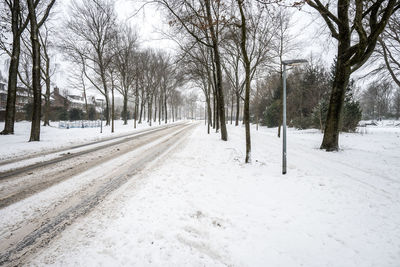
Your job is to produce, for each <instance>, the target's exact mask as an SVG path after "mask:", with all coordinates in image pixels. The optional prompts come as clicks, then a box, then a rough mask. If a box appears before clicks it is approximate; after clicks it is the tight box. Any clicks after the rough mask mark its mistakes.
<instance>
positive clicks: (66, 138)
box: [0, 120, 158, 162]
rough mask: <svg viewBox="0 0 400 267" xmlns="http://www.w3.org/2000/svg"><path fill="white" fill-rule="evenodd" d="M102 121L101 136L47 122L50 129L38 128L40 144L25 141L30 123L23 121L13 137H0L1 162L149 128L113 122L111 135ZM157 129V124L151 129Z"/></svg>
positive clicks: (94, 130) (0, 126)
mask: <svg viewBox="0 0 400 267" xmlns="http://www.w3.org/2000/svg"><path fill="white" fill-rule="evenodd" d="M104 124H105V122H104V121H103V133H101V134H100V128H84V129H82V128H73V129H60V128H58V122H50V125H51V126H50V127H41V128H40V132H41V134H40V142H28V140H29V136H30V127H31V122H28V121H23V122H17V123H15V127H14V135H0V147H1V150H0V162H1V160H8V159H12V158H15V157H19V156H27V155H30V154H38V153H41V152H45V151H48V150H58V149H61V148H68V147H71V146H74V145H80V144H84V143H87V142H93V141H99V140H103V139H105V138H110V137H118V136H121V135H123V134H127V133H131V132H132V133H134V132H136V131H138V130H140V129H144V128H148V127H149V126H148V124H147V123H142V124H137V128H136V129H134V127H133V120H129V121H128V124H127V125H123V121H122V120H116V121H115V129H114V133H111V126H105V125H104ZM156 126H158V123H156V124H155V125H154V127H156ZM3 128H4V122H0V129H3Z"/></svg>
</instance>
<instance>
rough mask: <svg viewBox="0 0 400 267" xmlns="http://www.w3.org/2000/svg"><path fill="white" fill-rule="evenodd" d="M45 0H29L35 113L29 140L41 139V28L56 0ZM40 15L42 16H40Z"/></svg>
mask: <svg viewBox="0 0 400 267" xmlns="http://www.w3.org/2000/svg"><path fill="white" fill-rule="evenodd" d="M44 2H45V1H40V0H37V1H35V2H34V1H33V0H27V3H28V10H29V23H30V26H31V27H30V35H31V46H32V89H33V114H32V126H31V136H30V139H29V141H30V142H31V141H40V117H41V109H42V88H41V85H40V81H41V69H40V66H41V65H40V60H41V56H40V42H39V29H40V27H41V26H42V25H43V24H44V22H45V21H46V19H47V17H48V16H49V13H50V10H51V8H52V7H53V5H54V3H55V0H50V1H49V2H48V3H44ZM39 4H42V5H43V8H44V11H41V10H40V8H39ZM38 15H39V16H40V15H41V17H40V18H39V17H38Z"/></svg>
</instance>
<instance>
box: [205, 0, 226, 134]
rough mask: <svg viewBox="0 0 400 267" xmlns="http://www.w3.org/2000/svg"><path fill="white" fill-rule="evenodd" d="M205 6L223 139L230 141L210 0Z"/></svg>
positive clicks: (207, 0)
mask: <svg viewBox="0 0 400 267" xmlns="http://www.w3.org/2000/svg"><path fill="white" fill-rule="evenodd" d="M205 7H206V13H207V20H208V23H209V25H211V26H210V35H211V40H212V46H213V51H214V60H215V67H216V71H217V73H216V74H217V88H216V90H217V91H218V94H217V95H218V104H217V106H218V109H219V120H220V122H221V139H222V140H223V141H228V132H227V130H226V123H225V112H224V109H225V107H224V106H225V105H224V103H225V101H224V91H223V88H222V67H221V58H220V54H219V48H218V45H219V44H218V39H217V36H216V33H215V30H214V26H213V25H214V24H215V23H214V21H213V19H212V14H211V6H210V0H205Z"/></svg>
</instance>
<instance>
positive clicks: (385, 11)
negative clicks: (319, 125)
mask: <svg viewBox="0 0 400 267" xmlns="http://www.w3.org/2000/svg"><path fill="white" fill-rule="evenodd" d="M306 3H307V4H308V5H309V6H311V7H312V8H314V9H315V10H316V11H317V12H318V13H319V14H320V16H321V17H322V18H323V20H324V21H325V23H326V25H327V26H328V28H329V30H330V32H331V35H332V37H333V38H334V39H336V40H337V42H338V46H337V49H338V50H337V62H336V71H335V78H334V82H333V86H332V92H331V97H330V102H329V108H328V115H327V121H326V125H325V131H324V138H323V141H322V144H321V149H325V150H326V151H336V150H338V149H339V130H340V120H341V116H342V108H343V104H344V98H345V93H346V88H347V85H348V84H349V80H350V75H351V73H353V72H354V71H356V70H358V69H359V68H360V67H361V66H363V65H364V63H365V62H366V61H367V60H368V58H369V57H370V56H371V54H372V52H373V51H374V49H375V46H376V43H377V40H378V38H379V35H380V34H381V33H382V31H383V30H384V29H385V26H386V24H387V23H388V21H389V18H390V16H391V15H392V14H393V13H394V12H395V11H396V10H397V9H398V8H399V7H400V3H399V2H398V1H397V0H388V1H362V0H354V1H349V0H339V1H337V3H333V2H332V1H329V0H328V1H325V3H322V2H321V1H320V0H306ZM335 8H336V12H335V11H333V10H332V9H335Z"/></svg>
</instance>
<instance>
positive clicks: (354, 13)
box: [153, 0, 400, 162]
mask: <svg viewBox="0 0 400 267" xmlns="http://www.w3.org/2000/svg"><path fill="white" fill-rule="evenodd" d="M153 2H154V1H153ZM156 2H158V3H159V4H160V5H161V6H162V7H164V8H165V10H167V11H168V14H169V24H170V25H171V27H172V29H174V34H173V35H174V38H175V39H176V40H177V42H178V43H179V46H180V48H181V50H182V55H181V57H182V58H183V61H186V64H188V65H189V66H191V67H189V68H187V69H188V70H189V71H188V72H189V73H187V75H190V77H191V78H192V80H194V81H195V83H196V84H197V86H198V87H200V88H201V89H202V91H203V92H204V98H205V101H206V102H207V110H208V113H209V115H208V120H209V123H208V125H209V127H208V128H210V125H213V126H214V127H215V128H216V129H217V130H218V129H219V128H220V129H221V139H222V140H227V138H228V134H227V131H226V127H225V116H226V115H225V113H226V112H225V111H226V107H227V103H226V102H227V101H226V95H233V96H236V102H237V103H236V108H237V111H236V120H238V118H239V108H240V107H241V104H240V102H241V101H243V121H244V124H245V126H246V162H249V161H250V154H251V139H250V127H249V121H250V120H249V118H250V113H249V111H250V108H249V105H250V95H251V94H250V93H251V91H255V86H254V85H255V80H257V78H258V77H257V76H262V75H261V73H262V72H264V73H265V72H266V73H271V72H273V71H275V72H278V73H279V74H280V76H282V59H283V58H285V53H287V51H289V50H290V49H291V47H293V43H291V44H289V43H288V40H290V36H289V35H288V33H287V28H288V16H287V14H285V11H282V10H285V9H284V8H282V6H286V7H288V6H295V7H302V6H304V5H307V6H308V7H309V8H311V10H314V11H315V12H316V14H318V15H319V16H320V18H321V20H322V21H323V22H324V23H325V24H326V27H327V29H328V31H329V32H330V35H331V37H332V38H333V40H334V42H335V43H336V44H337V56H336V62H335V71H334V74H333V79H332V80H333V81H332V87H331V93H330V98H329V99H330V100H329V105H328V110H327V115H326V116H327V118H326V123H325V127H324V138H323V142H322V144H321V149H324V150H326V151H334V150H338V148H339V131H340V129H341V125H340V122H341V117H342V113H343V106H344V103H345V98H346V90H347V88H348V86H349V82H350V76H351V74H352V73H353V72H355V71H356V70H358V69H360V68H361V67H362V66H363V65H364V64H365V63H366V62H367V61H368V59H369V58H370V56H371V55H372V54H373V52H374V51H376V46H377V43H380V45H381V47H382V49H381V50H380V51H381V54H383V55H386V58H387V60H385V63H386V68H387V69H389V68H388V66H389V65H390V66H392V68H397V67H399V65H397V64H398V62H399V61H396V60H393V58H391V55H390V51H389V50H388V47H389V46H391V47H392V48H393V44H392V41H393V39H396V38H397V37H398V35H397V32H398V31H397V32H396V31H393V30H391V34H390V33H388V30H390V29H391V28H395V27H396V24H395V23H389V27H386V26H387V24H388V22H389V20H391V19H394V18H395V17H396V16H398V15H396V12H397V10H398V9H399V8H400V2H399V1H396V0H388V1H361V0H354V1H348V0H338V1H320V0H305V1H279V0H278V1H268V0H258V1H250V0H225V1H220V0H219V1H212V0H202V1H194V0H183V1H172V0H158V1H156ZM385 28H386V29H387V30H386V31H385ZM383 31H385V33H384V34H383V35H382V32H383ZM380 36H383V37H382V38H380ZM388 39H390V40H391V41H386V42H385V40H388ZM261 70H262V71H261ZM396 70H397V69H396ZM394 73H395V71H393V70H392V71H391V73H390V74H391V76H396V75H395V74H394ZM264 76H265V75H264ZM232 99H233V98H231V100H232ZM228 105H229V104H228ZM232 108H233V104H231V112H232ZM211 113H212V114H213V115H211ZM236 124H238V122H236Z"/></svg>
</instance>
